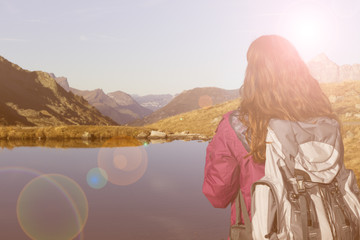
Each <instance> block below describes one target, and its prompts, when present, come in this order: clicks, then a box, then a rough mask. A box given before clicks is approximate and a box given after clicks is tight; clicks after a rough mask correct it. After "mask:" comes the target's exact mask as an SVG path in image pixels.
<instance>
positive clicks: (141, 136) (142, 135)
mask: <svg viewBox="0 0 360 240" xmlns="http://www.w3.org/2000/svg"><path fill="white" fill-rule="evenodd" d="M149 135H150V133H146V132H141V133H139V134H138V135H137V138H147V137H148V136H149Z"/></svg>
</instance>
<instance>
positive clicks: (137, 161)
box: [98, 146, 148, 186]
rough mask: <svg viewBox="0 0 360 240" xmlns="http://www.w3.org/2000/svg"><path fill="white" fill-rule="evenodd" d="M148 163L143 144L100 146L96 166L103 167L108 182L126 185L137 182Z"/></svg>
mask: <svg viewBox="0 0 360 240" xmlns="http://www.w3.org/2000/svg"><path fill="white" fill-rule="evenodd" d="M147 164H148V158H147V153H146V150H145V147H144V146H137V147H119V148H101V149H100V151H99V154H98V167H99V168H101V169H104V170H105V172H106V173H107V175H108V180H109V182H111V183H113V184H115V185H121V186H126V185H130V184H133V183H135V182H137V181H138V180H139V179H140V178H141V177H142V176H143V175H144V173H145V172H146V169H147Z"/></svg>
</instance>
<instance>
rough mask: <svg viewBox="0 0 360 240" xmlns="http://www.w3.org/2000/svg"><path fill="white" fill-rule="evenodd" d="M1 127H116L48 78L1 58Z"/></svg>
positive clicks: (47, 75) (45, 75) (109, 120)
mask: <svg viewBox="0 0 360 240" xmlns="http://www.w3.org/2000/svg"><path fill="white" fill-rule="evenodd" d="M0 125H25V126H57V125H116V123H115V122H114V121H112V120H111V119H109V118H107V117H104V116H103V115H101V113H100V112H99V111H97V110H96V109H95V108H94V107H92V106H91V105H89V104H88V103H87V102H86V101H85V100H84V99H83V98H81V97H78V96H75V95H74V94H73V93H69V92H66V91H65V90H64V89H63V88H62V87H60V86H59V85H58V84H57V83H56V81H55V80H54V79H53V78H52V77H51V76H50V75H49V74H48V73H44V72H40V71H34V72H31V71H27V70H24V69H22V68H21V67H19V66H17V65H15V64H13V63H11V62H9V61H8V60H6V59H5V58H3V57H1V56H0Z"/></svg>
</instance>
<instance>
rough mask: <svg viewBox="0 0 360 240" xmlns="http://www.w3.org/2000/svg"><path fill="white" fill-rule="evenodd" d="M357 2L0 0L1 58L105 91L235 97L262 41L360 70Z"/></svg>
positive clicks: (78, 85)
mask: <svg viewBox="0 0 360 240" xmlns="http://www.w3.org/2000/svg"><path fill="white" fill-rule="evenodd" d="M359 24H360V1H359V0H317V1H305V0H249V1H245V0H236V1H235V0H61V1H58V0H57V1H53V0H0V56H2V57H4V58H6V59H8V60H9V61H11V62H13V63H15V64H17V65H19V66H20V67H22V68H24V69H27V70H31V71H35V70H40V71H44V72H49V73H54V74H55V75H56V76H58V77H60V76H64V77H67V79H68V82H69V84H70V86H71V87H74V88H77V89H81V90H93V89H97V88H101V89H103V90H104V91H105V92H106V93H108V92H113V91H118V90H121V91H124V92H126V93H129V94H139V95H147V94H167V93H170V94H176V93H180V92H182V91H183V90H188V89H192V88H195V87H220V88H224V89H237V88H239V87H240V86H241V85H242V82H243V78H244V72H245V69H246V65H247V62H246V52H247V49H248V47H249V45H250V43H251V42H252V41H253V40H255V39H256V38H257V37H259V36H261V35H267V34H277V35H281V36H283V37H285V38H287V39H289V40H290V41H291V42H292V43H293V44H294V45H295V47H296V48H297V49H298V51H299V53H300V55H301V56H302V58H303V59H304V61H305V62H307V61H309V60H311V59H312V58H313V57H315V56H317V55H318V54H320V53H325V54H326V55H327V56H328V57H329V58H330V60H332V61H334V62H335V63H336V64H338V65H343V64H355V63H360V31H359Z"/></svg>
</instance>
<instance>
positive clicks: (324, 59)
mask: <svg viewBox="0 0 360 240" xmlns="http://www.w3.org/2000/svg"><path fill="white" fill-rule="evenodd" d="M310 62H332V61H331V60H330V59H329V58H328V56H326V54H325V53H320V54H319V55H317V56H316V57H314V58H313V59H311V60H310Z"/></svg>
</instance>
